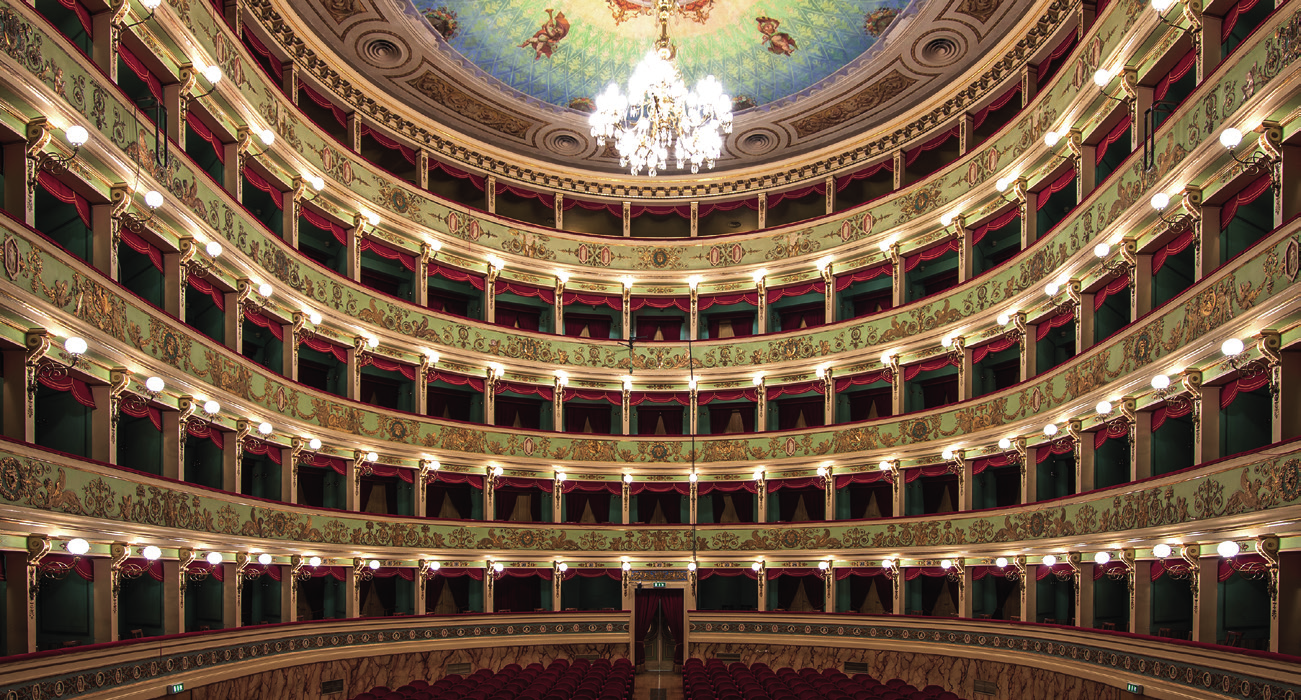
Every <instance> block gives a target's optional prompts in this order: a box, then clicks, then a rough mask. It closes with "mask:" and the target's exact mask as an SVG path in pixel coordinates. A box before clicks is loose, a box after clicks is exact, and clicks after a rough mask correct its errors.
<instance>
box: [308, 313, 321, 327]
mask: <svg viewBox="0 0 1301 700" xmlns="http://www.w3.org/2000/svg"><path fill="white" fill-rule="evenodd" d="M307 320H308V321H309V322H310V323H311V324H312V325H313V326H319V325H321V315H320V314H318V313H316V312H315V311H313V312H311V313H309V314H307Z"/></svg>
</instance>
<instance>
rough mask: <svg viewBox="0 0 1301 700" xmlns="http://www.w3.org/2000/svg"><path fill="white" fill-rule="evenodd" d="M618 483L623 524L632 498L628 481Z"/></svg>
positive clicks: (625, 521) (629, 511) (626, 519)
mask: <svg viewBox="0 0 1301 700" xmlns="http://www.w3.org/2000/svg"><path fill="white" fill-rule="evenodd" d="M619 483H620V485H621V487H620V489H619V504H620V510H621V512H622V517H623V524H624V525H627V524H628V523H629V517H630V515H631V512H632V511H631V508H630V506H631V503H632V501H631V499H632V494H631V493H630V492H629V489H628V482H627V481H624V480H620V481H619ZM760 522H762V521H760Z"/></svg>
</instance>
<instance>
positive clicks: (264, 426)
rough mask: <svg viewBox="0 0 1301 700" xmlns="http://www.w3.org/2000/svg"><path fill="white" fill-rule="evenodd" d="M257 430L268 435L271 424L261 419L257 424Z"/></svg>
mask: <svg viewBox="0 0 1301 700" xmlns="http://www.w3.org/2000/svg"><path fill="white" fill-rule="evenodd" d="M257 431H258V432H259V433H261V434H263V435H270V434H271V424H270V423H268V422H266V421H262V422H261V423H259V424H258V426H257Z"/></svg>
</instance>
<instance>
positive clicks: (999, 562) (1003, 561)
mask: <svg viewBox="0 0 1301 700" xmlns="http://www.w3.org/2000/svg"><path fill="white" fill-rule="evenodd" d="M994 566H997V567H998V568H1000V569H1002V568H1005V567H1007V557H999V558H997V559H995V560H994Z"/></svg>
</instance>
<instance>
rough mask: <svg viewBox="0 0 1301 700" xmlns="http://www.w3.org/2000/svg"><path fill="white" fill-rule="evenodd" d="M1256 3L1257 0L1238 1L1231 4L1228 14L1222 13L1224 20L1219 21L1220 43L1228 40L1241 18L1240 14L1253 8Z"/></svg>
mask: <svg viewBox="0 0 1301 700" xmlns="http://www.w3.org/2000/svg"><path fill="white" fill-rule="evenodd" d="M1256 2H1257V0H1238V1H1237V2H1236V3H1234V4H1233V7H1231V8H1229V11H1228V12H1226V13H1224V19H1222V20H1220V41H1221V42H1225V41H1228V40H1229V35H1230V34H1232V33H1233V28H1234V27H1236V26H1237V25H1238V19H1239V18H1240V17H1242V13H1244V12H1247V11H1248V10H1250V9H1251V8H1253V7H1255V6H1256Z"/></svg>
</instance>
